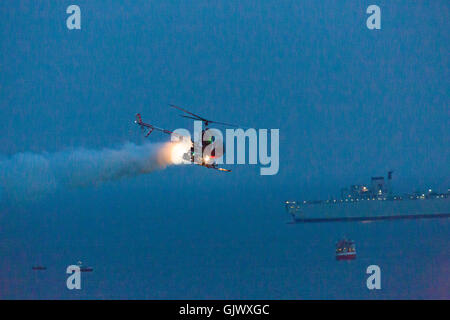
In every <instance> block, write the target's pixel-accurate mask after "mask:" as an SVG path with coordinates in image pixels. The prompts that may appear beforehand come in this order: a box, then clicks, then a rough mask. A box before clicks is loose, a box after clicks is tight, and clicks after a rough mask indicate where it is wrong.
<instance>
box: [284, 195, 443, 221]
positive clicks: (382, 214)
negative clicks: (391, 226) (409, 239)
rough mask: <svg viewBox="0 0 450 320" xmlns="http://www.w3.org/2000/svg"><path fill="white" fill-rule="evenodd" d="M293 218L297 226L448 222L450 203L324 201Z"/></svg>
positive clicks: (303, 209) (433, 201) (440, 201)
mask: <svg viewBox="0 0 450 320" xmlns="http://www.w3.org/2000/svg"><path fill="white" fill-rule="evenodd" d="M291 214H292V216H293V218H294V221H295V222H298V223H304V222H339V221H341V222H351V221H363V222H364V221H379V220H399V219H429V218H449V217H450V199H449V198H441V199H420V200H361V201H354V202H337V203H333V202H331V203H330V202H326V201H324V202H320V203H312V204H303V205H300V207H299V208H298V209H297V210H295V211H291Z"/></svg>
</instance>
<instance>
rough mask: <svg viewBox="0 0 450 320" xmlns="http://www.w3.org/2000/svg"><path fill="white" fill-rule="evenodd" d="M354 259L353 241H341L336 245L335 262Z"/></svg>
mask: <svg viewBox="0 0 450 320" xmlns="http://www.w3.org/2000/svg"><path fill="white" fill-rule="evenodd" d="M354 259H356V248H355V241H353V240H347V239H343V240H340V241H338V242H337V243H336V260H338V261H339V260H354Z"/></svg>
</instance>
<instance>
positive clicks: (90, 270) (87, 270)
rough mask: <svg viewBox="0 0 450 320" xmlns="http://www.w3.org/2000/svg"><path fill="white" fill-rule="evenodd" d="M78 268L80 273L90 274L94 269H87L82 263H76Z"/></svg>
mask: <svg viewBox="0 0 450 320" xmlns="http://www.w3.org/2000/svg"><path fill="white" fill-rule="evenodd" d="M78 266H79V267H80V271H81V272H92V271H94V268H92V267H87V266H85V265H83V263H82V262H81V261H78Z"/></svg>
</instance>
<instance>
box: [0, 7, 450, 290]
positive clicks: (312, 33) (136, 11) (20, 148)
mask: <svg viewBox="0 0 450 320" xmlns="http://www.w3.org/2000/svg"><path fill="white" fill-rule="evenodd" d="M73 3H74V4H77V5H79V6H80V8H81V15H82V22H81V23H82V29H81V30H73V31H70V30H68V29H67V28H66V18H67V16H68V15H67V14H66V8H67V6H68V5H70V4H73ZM370 4H377V5H379V6H380V7H381V11H382V22H381V25H382V29H381V30H376V31H371V30H368V29H367V28H366V19H367V17H368V15H367V14H366V13H365V10H366V8H367V6H368V5H370ZM449 18H450V16H449V3H448V1H415V2H414V3H412V2H411V1H379V0H377V1H329V0H323V1H317V0H312V1H299V0H293V1H284V0H277V1H148V2H147V1H146V2H137V1H75V2H67V1H1V3H0V38H1V41H0V53H1V55H0V154H1V155H3V156H10V155H13V154H15V153H18V152H25V151H32V152H42V151H48V152H55V151H59V150H63V149H67V148H71V147H86V148H92V149H97V148H102V147H112V146H118V145H121V144H122V143H124V142H126V141H132V142H136V143H143V142H144V138H143V137H142V134H141V132H140V131H139V130H138V128H136V126H135V125H134V124H133V120H134V114H135V113H136V112H141V113H142V115H143V117H144V119H145V120H146V121H148V122H151V123H154V124H155V125H158V126H161V127H165V128H168V129H175V128H180V127H186V126H187V128H191V127H192V123H190V122H189V121H185V119H182V118H180V117H178V116H177V114H178V113H177V112H175V111H173V110H171V109H169V108H168V107H167V104H169V103H174V104H179V105H181V106H186V107H189V108H190V109H192V111H194V112H196V113H198V114H200V115H203V116H205V117H207V118H212V119H216V120H219V121H225V122H237V123H239V124H242V125H244V126H248V127H254V128H279V129H280V171H279V173H278V174H277V175H275V176H260V175H259V168H258V167H256V166H233V168H232V169H233V172H232V173H231V174H221V173H219V172H215V171H212V170H206V169H204V168H200V167H195V168H193V167H172V168H167V169H166V170H163V171H159V172H154V173H151V174H149V175H146V176H141V177H138V178H133V179H130V180H126V181H121V182H114V183H109V184H106V185H103V186H99V187H97V188H89V189H86V190H82V191H77V190H75V191H67V192H66V193H63V194H60V195H57V196H53V197H51V199H49V201H48V202H47V203H45V204H44V203H39V204H33V205H30V206H28V207H26V208H28V209H25V208H21V209H18V208H7V209H5V210H8V212H9V214H11V215H13V216H15V217H16V218H12V217H11V216H10V217H9V218H8V216H7V217H6V218H5V217H4V218H3V223H4V225H5V226H9V228H10V229H4V230H3V232H4V233H3V238H9V239H16V240H17V241H16V242H14V241H13V240H11V242H14V243H15V246H17V247H18V248H19V247H20V248H22V249H23V248H25V247H26V248H28V249H29V250H31V248H30V247H29V244H26V243H29V242H27V241H33V240H36V239H38V238H39V237H40V236H42V237H44V238H45V237H48V239H47V240H46V241H48V245H49V246H50V247H49V249H48V250H47V251H48V252H52V254H56V253H55V252H56V251H55V250H56V249H55V248H56V247H58V246H56V247H54V246H53V244H54V243H55V242H54V239H55V237H57V239H59V240H61V243H64V241H67V243H72V240H73V237H75V235H76V234H77V232H78V231H79V230H78V229H76V228H75V229H70V230H69V229H62V230H63V231H61V229H60V228H61V225H64V224H66V223H69V222H70V221H71V220H67V221H65V220H64V221H63V220H60V219H63V218H57V217H56V216H53V215H52V214H51V213H50V212H54V213H55V215H56V214H57V213H56V212H59V213H58V214H60V215H62V216H66V217H67V215H68V214H69V213H61V212H60V211H61V210H62V209H61V208H67V206H69V207H70V206H71V205H73V207H72V208H67V210H68V211H73V212H71V214H70V217H71V219H75V220H76V221H78V223H79V225H80V226H81V225H82V226H84V228H85V229H89V228H90V231H84V232H87V233H86V234H85V235H84V237H86V239H90V240H92V241H94V242H95V243H97V244H98V243H99V241H100V240H98V239H96V238H95V234H98V233H97V232H100V231H101V232H112V231H111V229H109V227H111V228H113V229H114V228H116V229H114V230H115V231H116V232H118V234H115V235H114V233H113V234H111V238H110V240H111V241H113V242H114V241H115V240H114V239H120V240H118V241H127V239H128V241H129V238H130V237H133V234H134V231H136V230H132V227H131V226H136V225H139V224H140V223H142V221H141V220H139V218H138V217H143V216H145V217H147V218H146V219H149V218H148V216H150V217H151V216H152V214H155V215H156V217H157V218H156V219H157V221H159V223H161V225H163V226H164V227H166V228H169V225H170V223H171V222H170V221H171V220H170V219H169V217H166V216H167V215H170V214H174V215H176V217H177V218H176V221H177V223H178V224H179V226H180V227H179V228H175V227H174V228H173V229H171V228H169V229H170V230H172V231H173V232H174V234H176V235H180V234H182V235H184V236H181V238H186V239H189V238H190V233H189V232H194V233H196V232H197V233H200V232H206V233H208V232H213V231H211V230H215V228H214V227H212V225H210V224H211V223H214V221H217V219H218V221H220V223H224V224H225V225H226V223H228V224H229V228H230V229H229V231H230V232H232V230H234V229H233V228H234V227H233V222H232V221H233V220H232V219H238V221H240V220H239V218H237V216H236V215H237V213H238V212H239V213H248V214H249V217H251V218H249V219H247V220H245V219H243V220H242V221H240V222H241V224H240V225H239V226H240V227H239V226H237V227H236V228H237V231H236V235H237V236H238V235H241V236H242V234H245V233H246V232H247V230H248V228H249V225H247V224H246V223H248V222H249V221H251V220H252V219H254V218H256V219H257V217H258V216H259V215H264V214H265V213H264V212H265V211H266V210H271V211H270V213H267V212H266V216H265V218H264V219H266V220H264V221H267V225H266V224H264V226H265V227H268V226H271V225H273V224H274V225H277V224H283V223H284V220H285V217H284V214H285V213H284V211H283V207H282V204H281V201H283V200H285V199H288V198H289V199H292V198H293V199H296V198H298V199H301V198H317V197H328V196H330V195H338V194H339V188H340V187H341V186H346V185H349V184H352V183H365V182H368V181H369V179H370V176H373V175H383V174H385V173H386V172H387V171H388V170H394V172H395V173H394V187H395V188H397V190H400V191H413V190H414V189H416V188H428V187H433V188H438V189H441V190H446V189H447V188H448V187H449V182H450V179H449V178H450V169H449V166H448V159H449V158H450V154H449V148H448V146H449V144H450V130H449V126H448V123H449V97H448V93H449V91H450V90H449V89H450V87H449V86H450V84H449V68H448V66H449V54H448V52H450V47H449V44H450V41H449V40H450V39H449V32H448V30H450V26H449V24H450V20H449ZM150 139H152V140H155V141H164V140H166V139H167V137H166V136H164V135H162V134H161V135H160V134H154V135H152V136H151V137H150ZM255 203H257V206H256V207H254V204H255ZM69 204H71V205H69ZM15 210H18V211H20V210H24V212H26V213H23V212H22V213H23V214H24V215H25V216H27V217H28V218H29V219H31V220H27V219H24V220H20V221H17V220H16V219H17V215H18V214H17V212H15ZM27 210H29V211H27ZM64 210H66V209H64ZM64 210H63V211H64ZM105 210H106V211H108V212H104V211H105ZM114 210H117V211H114ZM277 210H279V211H277ZM147 211H149V212H147ZM77 212H78V214H80V216H79V217H78V218H74V217H76V216H77ZM80 212H81V213H82V214H81V213H80ZM100 212H101V213H100ZM144 212H145V214H148V216H146V215H145V214H144ZM156 212H158V213H156ZM230 212H232V214H231V213H230ZM33 213H34V214H33ZM88 213H89V214H88ZM205 213H208V214H205ZM65 214H67V215H65ZM84 214H86V215H88V216H89V217H91V218H92V217H93V218H92V219H93V221H95V223H96V224H95V225H94V226H92V225H90V224H89V221H88V220H84V218H83V217H84ZM116 214H117V215H116ZM209 214H210V215H209ZM228 214H229V217H230V218H229V219H225V218H223V219H222V218H220V219H219V218H218V215H221V216H227V215H228ZM47 215H48V216H47ZM183 215H184V216H183ZM37 216H40V217H42V216H44V217H47V218H48V219H49V220H46V221H48V224H47V229H46V227H44V226H42V228H37V227H36V228H35V229H33V227H32V225H31V222H30V221H34V223H35V225H36V224H37V225H39V223H38V221H42V220H40V218H36V217H37ZM114 216H115V217H116V218H112V217H114ZM22 217H23V216H22ZM165 217H166V218H165ZM272 218H274V219H275V220H271V219H272ZM277 218H279V220H276V219H277ZM286 218H287V217H286ZM109 219H117V220H113V221H111V220H109ZM121 219H122V220H121ZM127 219H131V220H130V221H132V222H133V223H131V222H130V225H128V224H127V223H126V222H125V221H127ZM158 219H159V220H158ZM147 222H148V221H147ZM124 223H125V225H127V226H129V227H130V228H131V229H127V231H126V232H125V231H123V233H120V230H121V229H120V226H123V225H124ZM183 225H187V226H188V229H187V230H190V231H189V232H188V231H186V229H185V228H183V227H182V226H183ZM189 226H190V227H189ZM200 226H202V227H200ZM96 227H97V228H98V229H96ZM164 227H163V228H162V229H161V230H166V229H164ZM48 228H55V230H59V231H55V233H54V234H53V233H52V232H50V231H49V229H48ZM155 228H156V227H155ZM225 229H226V227H225ZM5 230H7V231H5ZM94 230H95V231H94ZM108 230H109V231H108ZM118 230H119V231H118ZM167 230H168V229H167ZM194 230H197V231H194ZM199 230H202V231H199ZM226 230H228V229H226ZM141 231H142V233H139V232H141ZM147 231H149V230H145V232H147ZM153 231H157V230H153ZM5 232H6V233H5ZM136 232H137V234H140V235H142V237H144V236H143V235H144V234H145V232H144V230H138V231H136ZM23 233H26V234H27V236H25V238H20V236H19V234H23ZM444 234H445V232H444ZM447 234H448V233H447ZM228 235H229V234H228ZM115 236H118V238H115ZM209 236H211V237H212V238H213V234H211V235H209ZM90 237H92V238H90ZM174 237H176V236H174ZM137 238H138V239H140V238H139V236H138V237H137ZM194 238H195V237H194ZM225 238H226V237H225ZM52 239H53V240H52ZM108 239H109V238H108ZM86 241H87V240H86ZM136 241H137V240H136ZM258 241H259V240H258ZM286 241H289V240H286ZM100 242H101V241H100ZM46 243H47V242H46ZM50 243H51V244H52V245H50ZM87 243H89V242H88V241H87ZM105 243H108V241H106V240H105ZM194 243H195V241H194ZM22 245H23V247H21V246H22ZM136 245H137V244H136ZM27 246H28V247H27ZM105 246H106V244H105ZM193 246H195V245H193ZM78 249H79V248H78ZM24 250H25V251H24V252H26V249H24ZM79 250H80V251H79V252H80V255H82V252H83V251H82V250H81V249H79ZM123 250H124V251H123V252H127V249H125V248H124V249H123ZM31 251H33V250H31ZM31 251H30V252H31ZM224 251H225V252H222V253H223V254H224V255H226V254H228V253H226V250H224ZM90 254H91V257H92V256H93V255H94V254H93V253H92V251H91V252H90ZM31 255H32V254H31V253H30V256H31ZM94 256H95V255H94ZM11 257H12V256H11ZM23 259H25V258H23V257H22V260H20V259H19V260H14V259H13V258H11V261H16V263H18V262H17V261H23ZM55 259H56V258H55ZM74 259H76V258H74ZM30 260H33V259H31V258H30ZM125 260H126V258H125ZM169 260H170V259H169ZM176 260H177V259H175V258H174V261H176ZM170 261H171V262H172V263H173V261H172V260H170ZM115 262H118V261H115ZM11 286H13V285H11ZM197 289H198V288H197ZM17 290H18V291H14V292H15V293H17V295H18V296H20V294H21V293H22V291H20V290H19V289H17ZM130 290H131V289H130ZM198 290H199V291H198V295H196V294H193V295H192V296H194V297H197V296H202V291H201V289H198ZM311 290H312V289H311ZM24 291H26V290H24ZM230 292H231V293H230V296H233V294H232V292H236V291H233V290H231V289H230ZM321 292H322V291H320V292H318V291H313V292H312V293H311V292H310V296H320V295H321ZM240 294H242V295H243V296H245V292H240ZM336 294H337V293H336ZM306 295H308V294H306ZM356 295H357V294H356ZM96 296H99V295H96ZM106 296H108V295H107V294H106ZM137 296H139V294H137ZM159 296H160V297H165V296H169V297H172V296H173V295H171V294H170V291H169V293H167V292H166V295H165V294H164V292H161V294H160V295H159ZM275 296H277V295H276V294H275Z"/></svg>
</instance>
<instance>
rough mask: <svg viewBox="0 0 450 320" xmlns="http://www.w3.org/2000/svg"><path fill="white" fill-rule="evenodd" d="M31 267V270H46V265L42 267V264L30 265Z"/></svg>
mask: <svg viewBox="0 0 450 320" xmlns="http://www.w3.org/2000/svg"><path fill="white" fill-rule="evenodd" d="M31 269H32V270H36V271H42V270H47V267H44V266H32V267H31Z"/></svg>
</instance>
